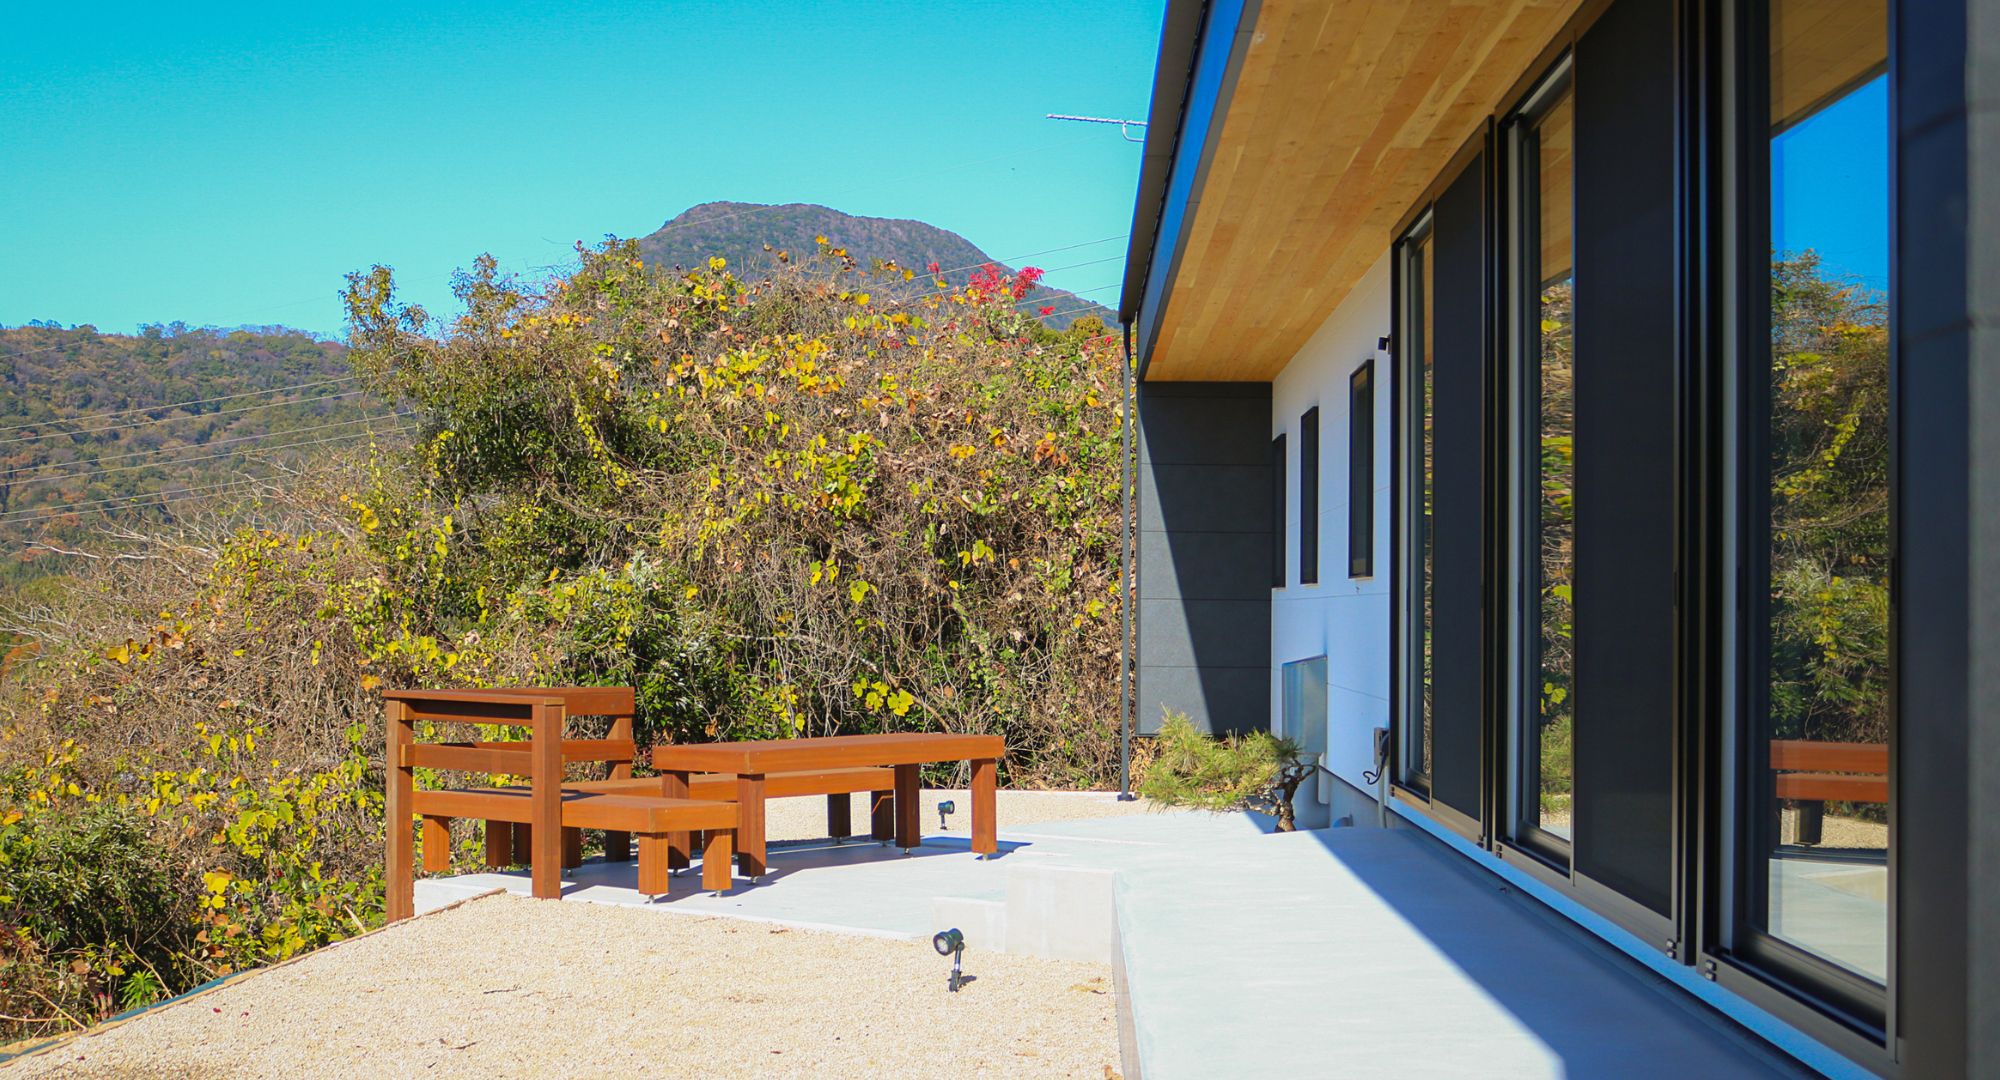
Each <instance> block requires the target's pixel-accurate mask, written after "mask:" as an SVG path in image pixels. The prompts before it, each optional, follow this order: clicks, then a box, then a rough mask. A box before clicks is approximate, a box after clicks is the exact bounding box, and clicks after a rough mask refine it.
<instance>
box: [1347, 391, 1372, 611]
mask: <svg viewBox="0 0 2000 1080" xmlns="http://www.w3.org/2000/svg"><path fill="white" fill-rule="evenodd" d="M1347 576H1348V577H1349V578H1369V577H1374V576H1375V358H1374V357H1372V356H1371V357H1369V358H1368V359H1366V360H1363V361H1362V362H1361V366H1360V367H1358V368H1355V369H1354V373H1353V374H1352V375H1349V376H1348V377H1347Z"/></svg>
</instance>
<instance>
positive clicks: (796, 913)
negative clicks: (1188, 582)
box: [418, 813, 1800, 1080]
mask: <svg viewBox="0 0 2000 1080" xmlns="http://www.w3.org/2000/svg"><path fill="white" fill-rule="evenodd" d="M1267 827H1268V826H1267V823H1266V822H1265V821H1264V820H1263V819H1260V818H1258V817H1257V816H1255V815H1239V814H1230V815H1217V814H1201V813H1156V814H1144V815H1139V816H1134V817H1122V818H1104V819H1098V820H1089V821H1069V822H1060V823H1051V824H1047V825H1017V826H1014V827H1012V828H1006V829H1003V830H1002V833H1001V841H1002V851H1001V854H1000V855H999V856H998V857H996V858H993V859H987V860H981V859H978V858H976V857H974V856H973V855H972V854H971V853H970V852H969V851H968V850H967V847H966V841H965V838H964V836H963V835H962V834H959V835H950V834H947V835H934V836H927V837H926V838H925V841H924V844H923V846H922V847H920V848H918V849H916V851H915V852H914V853H912V854H909V855H904V854H902V853H901V852H899V851H897V850H895V849H893V848H883V847H880V846H878V845H876V844H874V843H871V842H867V841H860V842H850V843H848V844H845V845H839V846H834V845H830V844H826V843H824V842H821V843H814V844H795V845H781V846H776V847H774V850H773V855H772V860H771V866H772V869H773V873H772V874H771V875H769V876H767V877H766V878H765V879H764V880H763V881H762V883H760V884H758V885H755V886H751V885H749V883H748V882H747V881H744V880H743V879H738V882H737V886H738V887H737V888H735V889H733V890H732V891H731V892H729V893H727V894H725V895H723V896H720V897H717V896H712V895H707V894H697V893H694V892H692V891H690V892H687V893H683V894H680V895H678V896H676V897H674V898H672V899H669V900H664V901H656V902H653V903H651V904H647V903H646V902H645V898H644V897H642V896H640V895H639V894H638V893H637V892H635V891H633V890H632V888H631V886H632V885H633V884H634V870H633V868H632V867H631V865H630V864H610V865H603V864H598V863H595V862H592V863H589V864H586V865H585V866H584V867H583V868H582V869H581V870H579V871H577V872H576V873H575V874H574V875H573V881H572V883H571V884H570V885H569V886H568V888H567V889H566V890H565V893H564V897H565V899H566V900H570V901H586V902H598V903H614V904H632V905H643V906H645V907H648V908H649V909H652V910H658V911H661V912H690V913H699V914H704V915H729V916H735V917H739V918H752V919H763V920H772V921H777V922H784V923H788V924H792V925H800V926H813V927H821V928H837V929H845V930H849V931H851V932H859V933H866V934H874V935H886V936H894V937H918V936H923V937H927V936H929V935H930V934H931V933H932V932H934V931H935V930H938V929H942V928H943V927H945V926H959V927H960V928H961V929H963V930H965V932H966V936H967V939H968V943H969V945H970V946H971V947H970V950H969V952H968V954H967V958H966V967H967V970H968V971H972V972H975V973H976V972H977V970H978V963H979V959H978V958H979V954H980V952H982V951H987V950H999V951H1007V952H1029V953H1039V954H1042V955H1052V956H1058V957H1063V958H1072V959H1104V960H1109V961H1110V962H1112V964H1113V966H1114V968H1115V969H1116V970H1117V973H1118V981H1119V993H1120V997H1121V1000H1120V1014H1121V1016H1120V1019H1121V1026H1122V1027H1123V1028H1124V1029H1125V1030H1124V1033H1123V1039H1124V1042H1125V1074H1126V1075H1127V1076H1128V1077H1139V1076H1143V1077H1144V1080H1175V1078H1179V1077H1212V1076H1218V1075H1288V1076H1328V1075H1348V1074H1355V1075H1360V1074H1366V1073H1373V1072H1381V1071H1387V1072H1392V1073H1394V1074H1395V1075H1398V1076H1415V1077H1423V1076H1439V1077H1445V1076H1450V1077H1462V1076H1480V1077H1563V1076H1567V1077H1591V1076H1617V1077H1654V1076H1657V1077H1669V1076H1671V1077H1676V1078H1678V1077H1686V1076H1700V1077H1704V1078H1711V1077H1748V1076H1786V1075H1800V1072H1799V1070H1797V1069H1796V1067H1795V1066H1794V1065H1793V1064H1791V1063H1790V1059H1789V1058H1784V1057H1783V1056H1782V1055H1779V1054H1777V1053H1776V1052H1775V1051H1773V1050H1771V1049H1769V1048H1768V1047H1767V1046H1766V1045H1765V1044H1763V1043H1762V1042H1760V1041H1758V1040H1756V1039H1755V1038H1753V1037H1751V1036H1750V1035H1748V1034H1747V1033H1745V1032H1743V1031H1742V1030H1741V1029H1740V1028H1738V1027H1736V1026H1735V1025H1733V1024H1731V1023H1729V1022H1728V1021H1727V1020H1726V1019H1724V1018H1722V1017H1720V1016H1719V1015H1718V1014H1715V1013H1713V1012H1712V1011H1710V1010H1708V1009H1707V1007H1706V1006H1703V1005H1701V1004H1700V1003H1698V1002H1696V1001H1694V1000H1692V999H1691V998H1688V997H1687V996H1686V995H1685V994H1683V993H1682V992H1681V991H1679V990H1677V989H1675V988H1673V987H1670V986H1667V985H1666V984H1664V983H1663V982H1662V981H1661V980H1659V979H1658V977H1657V976H1654V975H1653V974H1651V973H1650V972H1647V971H1646V970H1645V969H1643V968H1642V967H1640V966H1639V965H1638V964H1636V963H1634V962H1633V961H1631V960H1630V959H1629V958H1628V957H1625V956H1623V955H1622V954H1619V953H1617V952H1616V951H1615V950H1612V949H1611V948H1609V947H1608V946H1605V945H1603V944H1601V943H1599V942H1598V941H1597V940H1596V939H1594V938H1592V937H1590V936H1589V935H1587V934H1585V933H1583V932H1582V931H1580V930H1578V929H1576V928H1575V927H1573V926H1572V925H1570V924H1569V923H1568V922H1567V921H1565V920H1563V919H1562V918H1561V917H1560V916H1557V915H1555V914H1553V913H1551V912H1549V911H1547V909H1545V908H1543V907H1541V906H1540V905H1539V904H1537V903H1536V902H1534V901H1532V900H1530V899H1528V898H1526V897H1524V896H1522V895H1520V894H1518V893H1516V892H1514V891H1513V890H1511V889H1509V888H1508V887H1507V886H1506V885H1505V883H1503V882H1502V881H1500V880H1499V879H1498V878H1495V877H1493V876H1491V875H1490V874H1487V873H1486V872H1484V871H1482V870H1480V869H1478V868H1477V867H1473V866H1470V865H1467V864H1465V863H1464V862H1463V860H1462V859H1460V858H1459V857H1458V856H1456V855H1454V854H1452V853H1450V852H1448V851H1447V850H1445V849H1444V848H1443V847H1442V846H1441V845H1439V844H1438V842H1437V841H1435V840H1433V839H1431V838H1430V837H1428V836H1425V835H1423V834H1421V833H1418V832H1416V831H1413V830H1407V829H1392V830H1380V829H1373V828H1344V829H1329V830H1317V831H1311V832H1299V833H1291V834H1283V835H1271V834H1267V832H1266V831H1265V830H1266V828H1267ZM676 880H677V884H679V883H681V882H685V887H686V888H687V889H689V890H692V889H693V888H694V887H695V880H694V875H692V874H689V875H684V876H683V877H682V878H679V879H676ZM493 887H500V888H506V889H508V890H509V891H513V892H519V893H523V894H525V893H526V891H527V880H526V877H525V875H520V874H477V875H468V876H465V877H460V878H446V879H432V880H428V881H423V882H419V884H418V890H419V893H418V904H419V908H420V909H421V908H425V907H430V906H435V905H439V904H442V903H445V902H448V901H449V900H451V899H455V898H457V897H460V896H464V895H469V894H472V893H476V892H479V891H484V890H485V889H489V888H493Z"/></svg>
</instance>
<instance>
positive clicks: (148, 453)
mask: <svg viewBox="0 0 2000 1080" xmlns="http://www.w3.org/2000/svg"><path fill="white" fill-rule="evenodd" d="M383 415H384V416H408V415H410V414H409V413H385V414H383ZM382 418H383V417H382V416H358V417H355V418H354V419H352V420H336V421H334V422H333V423H331V424H314V425H312V426H311V427H302V428H293V429H292V430H290V431H265V432H259V433H258V434H256V435H237V436H234V437H232V438H228V439H216V440H214V441H212V442H205V443H188V444H187V445H185V446H162V447H158V448H156V449H152V450H133V451H131V452H130V453H124V454H107V455H105V456H104V457H100V458H92V459H91V462H92V463H93V464H95V463H99V462H105V461H123V460H125V459H126V458H135V457H153V456H156V455H159V454H175V453H179V452H180V451H182V450H200V449H205V448H207V447H212V446H230V445H232V444H235V443H241V442H257V441H259V440H261V439H278V438H284V437H286V436H290V435H304V434H305V433H307V432H309V431H325V430H327V429H328V428H337V427H352V426H354V425H355V424H366V423H370V422H371V421H375V420H380V419H382ZM78 464H81V462H76V461H44V462H42V463H40V464H37V465H22V466H20V467H19V468H15V469H9V470H7V471H6V472H4V473H0V481H6V480H10V479H12V478H14V477H15V476H18V475H20V474H22V473H28V472H33V471H35V470H36V469H47V468H53V467H60V466H64V465H78Z"/></svg>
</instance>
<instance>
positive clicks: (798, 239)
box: [639, 202, 1115, 329]
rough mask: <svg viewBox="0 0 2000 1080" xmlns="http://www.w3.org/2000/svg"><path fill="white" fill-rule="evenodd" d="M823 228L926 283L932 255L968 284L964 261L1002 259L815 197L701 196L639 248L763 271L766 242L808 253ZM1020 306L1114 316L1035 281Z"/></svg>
mask: <svg viewBox="0 0 2000 1080" xmlns="http://www.w3.org/2000/svg"><path fill="white" fill-rule="evenodd" d="M821 236H824V237H826V238H827V239H828V240H829V241H831V242H832V243H833V244H835V245H836V246H839V247H844V248H846V249H847V251H848V254H850V255H852V256H854V258H855V259H856V260H857V261H858V262H860V264H861V265H862V266H867V265H869V264H870V262H872V261H873V260H876V259H884V260H889V261H893V262H895V263H896V264H897V265H899V266H903V267H907V268H909V269H911V270H915V271H916V272H917V275H918V277H917V282H918V283H919V284H921V283H922V282H924V281H925V280H926V279H925V278H924V277H923V274H924V268H925V267H926V266H928V265H930V264H931V263H936V264H937V265H938V266H939V267H940V268H941V269H944V270H947V271H952V272H951V273H947V274H945V275H944V276H945V278H946V280H948V281H950V282H951V283H952V284H954V285H963V284H964V283H965V282H966V280H967V279H969V278H970V277H971V276H972V270H970V269H964V268H966V267H973V268H976V267H978V266H980V265H982V264H985V263H989V262H996V260H994V259H993V258H992V257H991V256H989V255H987V254H986V253H985V252H983V251H981V250H979V248H978V247H976V246H974V244H973V243H972V242H971V241H970V240H967V239H966V238H965V237H963V236H960V235H958V234H957V233H955V232H952V231H951V230H949V229H940V228H938V227H937V226H935V225H931V224H928V223H926V222H922V221H913V220H910V219H907V218H879V217H861V216H858V215H855V214H843V213H841V212H840V211H838V210H834V209H832V208H830V207H825V206H817V205H814V204H812V203H782V204H765V203H743V202H709V203H702V204H700V205H699V206H692V207H689V208H688V209H687V210H684V211H682V212H681V213H680V214H679V215H677V216H675V217H674V218H673V219H672V220H670V221H668V222H667V223H666V224H664V225H662V226H660V228H659V229H658V230H656V231H654V232H653V233H652V234H651V235H649V236H646V237H643V238H641V239H640V241H639V252H640V254H641V256H642V257H644V258H645V259H646V260H647V261H648V262H651V263H654V264H656V265H660V266H686V267H693V266H699V265H701V264H702V263H705V262H707V261H708V260H709V259H711V258H714V257H716V256H718V255H719V256H721V257H722V258H724V259H727V260H729V265H730V267H731V268H732V269H735V270H736V271H738V272H739V273H749V274H761V273H767V272H769V271H770V269H771V268H772V267H773V266H774V265H775V260H774V258H773V253H772V252H767V251H765V250H764V245H766V244H769V245H771V247H772V248H773V249H774V251H787V252H790V253H792V255H793V256H794V257H803V256H807V255H810V254H811V253H812V252H813V250H814V242H815V240H816V239H817V238H818V237H821ZM1107 265H1108V264H1107ZM1007 269H1008V270H1009V271H1012V270H1015V269H1018V267H1007ZM1021 306H1022V308H1023V310H1026V311H1038V310H1039V309H1041V308H1045V307H1047V308H1053V309H1054V311H1053V313H1052V314H1050V315H1048V316H1046V317H1044V319H1043V321H1044V322H1046V323H1047V324H1048V325H1050V326H1053V327H1056V328H1058V329H1061V328H1063V327H1066V326H1068V325H1069V324H1070V323H1071V322H1072V321H1074V320H1076V319H1080V318H1082V317H1084V316H1086V315H1095V316H1097V317H1098V318H1099V319H1101V320H1103V321H1104V323H1105V325H1107V326H1108V325H1110V324H1111V323H1112V322H1113V321H1115V320H1114V316H1113V315H1112V312H1111V310H1110V309H1109V308H1107V307H1105V306H1104V305H1102V304H1097V303H1094V302H1092V301H1089V300H1086V299H1084V298H1082V297H1079V296H1077V295H1076V294H1075V293H1071V292H1066V291H1064V290H1062V289H1051V288H1049V287H1047V286H1043V287H1041V288H1038V289H1036V290H1035V291H1034V292H1033V293H1032V294H1030V295H1029V297H1028V298H1027V300H1026V301H1024V302H1023V303H1022V305H1021ZM1079 309H1081V310H1079Z"/></svg>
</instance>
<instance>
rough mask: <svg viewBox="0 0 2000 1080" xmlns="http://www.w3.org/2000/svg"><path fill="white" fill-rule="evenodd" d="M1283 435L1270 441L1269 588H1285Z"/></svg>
mask: <svg viewBox="0 0 2000 1080" xmlns="http://www.w3.org/2000/svg"><path fill="white" fill-rule="evenodd" d="M1285 483H1286V479H1285V433H1284V432H1282V431H1281V432H1279V433H1278V435H1277V437H1276V438H1274V439H1272V440H1271V587H1272V588H1273V589H1282V588H1284V587H1285V561H1286V560H1285V502H1286V500H1287V499H1289V498H1290V497H1291V492H1289V491H1288V490H1286V488H1285Z"/></svg>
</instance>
